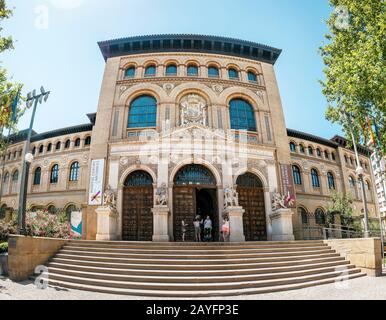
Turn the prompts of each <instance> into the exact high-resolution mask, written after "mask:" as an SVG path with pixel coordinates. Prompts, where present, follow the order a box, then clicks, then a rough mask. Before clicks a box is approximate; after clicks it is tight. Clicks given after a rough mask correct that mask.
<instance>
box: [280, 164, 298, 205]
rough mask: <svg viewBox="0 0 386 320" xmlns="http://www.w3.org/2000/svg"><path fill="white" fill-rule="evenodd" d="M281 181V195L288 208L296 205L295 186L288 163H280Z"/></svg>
mask: <svg viewBox="0 0 386 320" xmlns="http://www.w3.org/2000/svg"><path fill="white" fill-rule="evenodd" d="M280 173H281V181H282V184H283V195H284V196H285V201H286V205H287V207H288V208H295V207H296V197H295V186H294V180H293V177H292V169H291V166H290V165H288V164H281V165H280Z"/></svg>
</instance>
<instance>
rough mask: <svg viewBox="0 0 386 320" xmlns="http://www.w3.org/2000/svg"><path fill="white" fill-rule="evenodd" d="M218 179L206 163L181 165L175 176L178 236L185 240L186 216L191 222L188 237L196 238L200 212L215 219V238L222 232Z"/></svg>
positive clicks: (174, 198) (176, 237)
mask: <svg viewBox="0 0 386 320" xmlns="http://www.w3.org/2000/svg"><path fill="white" fill-rule="evenodd" d="M216 191H217V187H216V179H215V177H214V175H213V174H212V172H210V171H209V170H208V169H207V168H206V167H204V166H202V165H196V164H191V165H187V166H185V167H183V168H181V169H180V170H179V171H178V172H177V174H176V176H175V178H174V188H173V230H174V240H175V241H181V240H182V220H184V222H185V224H188V227H187V232H186V234H185V241H194V227H193V220H194V218H195V217H196V216H197V215H200V216H201V218H203V219H204V220H205V218H206V216H207V215H209V217H210V218H211V220H212V222H213V230H212V240H217V239H218V237H219V235H218V209H217V207H218V202H217V192H216Z"/></svg>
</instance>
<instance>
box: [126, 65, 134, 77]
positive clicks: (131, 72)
mask: <svg viewBox="0 0 386 320" xmlns="http://www.w3.org/2000/svg"><path fill="white" fill-rule="evenodd" d="M134 77H135V67H129V68H127V69H126V70H125V78H134Z"/></svg>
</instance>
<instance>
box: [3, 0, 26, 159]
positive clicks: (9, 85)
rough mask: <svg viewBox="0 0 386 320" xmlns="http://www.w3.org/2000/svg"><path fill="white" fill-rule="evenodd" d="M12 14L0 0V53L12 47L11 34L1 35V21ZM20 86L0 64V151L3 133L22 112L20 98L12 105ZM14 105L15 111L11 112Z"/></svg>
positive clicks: (5, 143)
mask: <svg viewBox="0 0 386 320" xmlns="http://www.w3.org/2000/svg"><path fill="white" fill-rule="evenodd" d="M11 16H12V11H11V10H10V9H8V8H7V5H6V3H5V0H0V53H2V52H4V51H6V50H11V49H13V48H14V47H13V41H12V37H11V36H7V37H5V36H3V35H2V32H3V28H2V27H1V23H2V22H3V21H4V20H6V19H9V18H10V17H11ZM21 88H22V86H21V85H20V84H17V83H14V82H11V81H10V80H9V79H8V75H7V70H6V69H5V68H4V67H2V66H1V65H0V153H2V152H3V151H4V150H5V148H6V146H7V140H6V138H5V136H4V135H5V134H6V133H7V131H8V130H16V125H17V121H18V119H19V117H20V116H21V114H22V110H21V109H20V102H21V101H22V99H20V100H19V101H18V103H17V105H14V102H15V101H16V97H17V96H18V94H19V92H20V90H21ZM13 107H14V111H15V113H13V112H12V109H13Z"/></svg>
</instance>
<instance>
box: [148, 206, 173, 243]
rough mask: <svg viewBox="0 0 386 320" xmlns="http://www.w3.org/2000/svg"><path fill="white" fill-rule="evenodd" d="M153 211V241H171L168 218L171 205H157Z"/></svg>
mask: <svg viewBox="0 0 386 320" xmlns="http://www.w3.org/2000/svg"><path fill="white" fill-rule="evenodd" d="M152 212H153V226H154V227H153V230H154V231H153V241H154V242H169V241H170V238H169V232H168V220H169V212H170V210H169V207H168V206H155V207H154V208H153V209H152Z"/></svg>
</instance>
